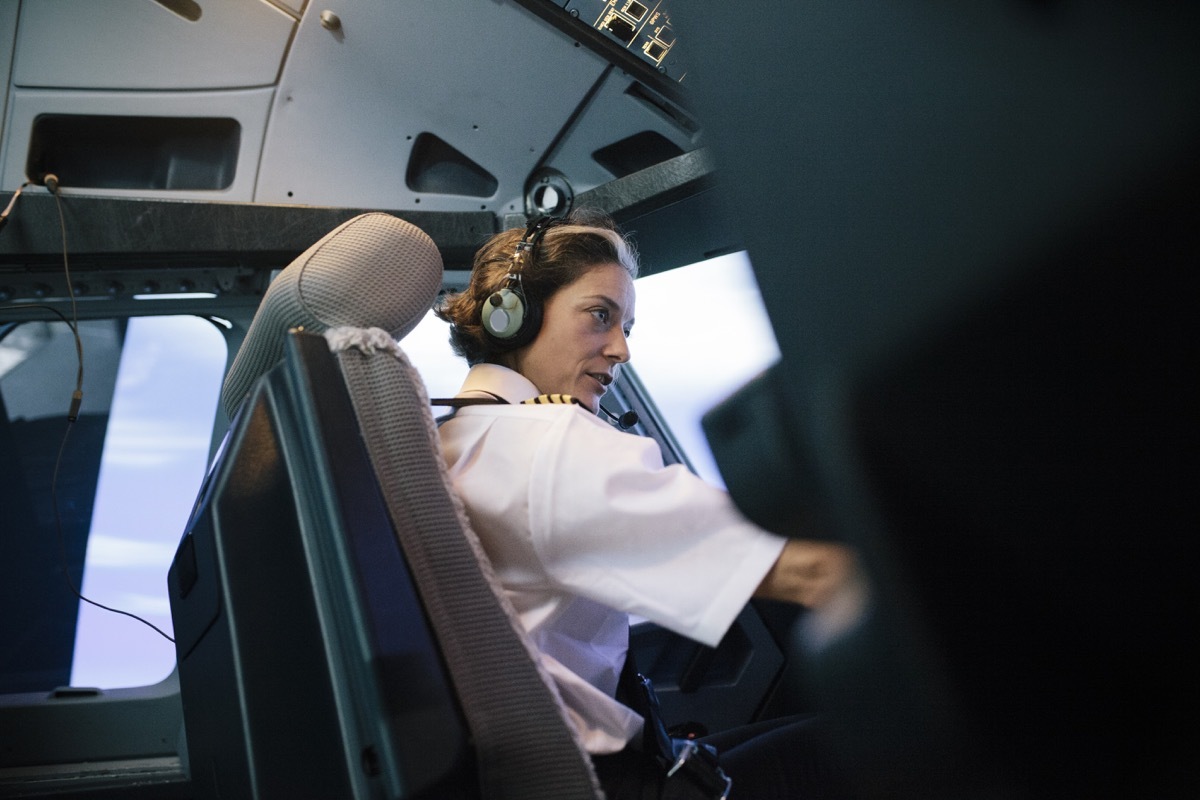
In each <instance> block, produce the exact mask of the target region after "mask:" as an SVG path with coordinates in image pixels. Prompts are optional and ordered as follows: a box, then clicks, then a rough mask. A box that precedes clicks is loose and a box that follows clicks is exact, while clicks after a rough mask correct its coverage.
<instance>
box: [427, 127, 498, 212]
mask: <svg viewBox="0 0 1200 800" xmlns="http://www.w3.org/2000/svg"><path fill="white" fill-rule="evenodd" d="M404 181H405V183H407V184H408V188H409V189H411V190H412V191H414V192H421V193H425V194H457V195H467V196H468V197H491V196H492V195H494V194H495V193H496V189H497V188H498V187H499V185H500V184H499V182H497V180H496V179H495V178H494V177H493V176H492V174H491V173H490V172H488V171H487V170H486V169H484V168H483V167H481V166H479V165H478V164H476V163H475V162H474V161H472V160H471V159H469V158H467V157H466V156H465V155H463V154H462V153H460V152H459V151H458V150H455V149H454V148H453V147H451V146H450V145H448V144H447V143H446V142H444V141H442V140H441V139H439V138H438V137H436V136H434V135H433V134H432V133H422V134H421V135H420V136H418V137H417V140H416V142H414V143H413V149H412V155H410V156H409V159H408V171H407V172H406V173H405V176H404Z"/></svg>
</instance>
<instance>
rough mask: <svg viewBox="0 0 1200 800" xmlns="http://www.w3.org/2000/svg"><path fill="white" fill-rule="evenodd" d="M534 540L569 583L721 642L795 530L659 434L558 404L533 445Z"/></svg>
mask: <svg viewBox="0 0 1200 800" xmlns="http://www.w3.org/2000/svg"><path fill="white" fill-rule="evenodd" d="M531 478H532V479H531V481H530V485H529V513H530V532H531V535H532V545H533V547H534V549H535V550H536V552H537V554H538V557H539V558H540V559H541V561H542V563H543V565H544V567H545V569H546V572H547V574H549V575H550V576H551V578H552V579H553V580H555V581H557V582H559V583H560V584H561V585H562V586H563V587H564V588H566V589H568V590H570V591H571V592H573V593H576V594H579V595H582V596H584V597H588V598H590V599H592V600H595V601H597V602H600V603H604V604H605V605H608V606H610V607H613V608H616V609H618V610H621V611H627V612H630V613H633V614H637V615H639V616H642V617H645V618H647V619H649V620H652V621H654V622H656V623H658V624H660V625H662V626H663V627H666V628H668V629H670V630H673V631H675V632H677V633H680V634H682V635H685V636H688V637H690V638H692V639H695V640H697V641H699V642H702V643H704V644H708V645H713V646H715V645H716V644H717V643H718V642H719V641H720V639H721V637H722V636H723V635H724V634H725V631H726V630H728V628H729V626H730V624H732V622H733V620H734V619H735V618H736V617H737V615H738V613H739V612H740V611H741V610H742V608H743V607H744V606H745V604H746V602H747V601H748V600H749V599H750V596H751V595H752V594H753V592H754V590H755V588H757V586H758V584H759V583H760V582H761V581H762V579H763V577H764V576H765V575H766V573H767V571H768V570H769V569H770V568H771V566H772V565H773V564H774V563H775V560H776V559H777V558H778V557H779V553H780V552H781V551H782V549H783V545H784V540H783V539H782V538H781V537H778V536H775V535H773V534H771V533H768V532H767V531H764V530H762V529H761V528H758V527H757V526H755V525H753V524H752V523H750V522H749V521H747V520H746V519H745V518H744V517H742V516H741V514H740V513H739V512H738V511H737V509H736V508H735V507H734V505H733V502H732V501H731V500H730V498H729V496H728V494H726V493H725V492H724V491H722V490H720V489H717V488H715V487H713V486H710V485H709V484H707V483H705V482H704V481H703V480H701V479H700V478H698V477H696V476H695V475H693V474H692V473H691V472H689V471H688V470H687V469H686V468H684V467H682V466H680V465H672V466H668V467H664V466H663V463H662V454H661V452H660V451H659V449H658V444H657V443H656V442H654V441H653V440H651V439H647V438H644V437H639V436H634V435H631V434H627V433H622V432H619V431H616V430H613V429H612V428H611V427H609V426H608V425H605V424H603V423H602V422H600V421H598V420H595V419H594V418H592V417H590V416H589V415H588V414H586V413H585V412H583V411H581V410H572V411H571V412H570V413H564V414H561V415H559V419H557V420H556V421H555V423H554V427H553V430H552V431H551V432H550V434H549V435H547V436H546V437H545V438H544V439H543V443H542V445H541V446H540V447H539V449H538V451H537V454H536V455H535V457H534V462H533V467H532V476H531Z"/></svg>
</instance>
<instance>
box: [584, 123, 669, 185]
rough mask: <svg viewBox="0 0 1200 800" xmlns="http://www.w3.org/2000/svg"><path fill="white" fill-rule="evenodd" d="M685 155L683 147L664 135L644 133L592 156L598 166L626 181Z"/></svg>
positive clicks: (616, 143) (605, 148)
mask: <svg viewBox="0 0 1200 800" xmlns="http://www.w3.org/2000/svg"><path fill="white" fill-rule="evenodd" d="M681 155H683V148H681V147H680V146H679V145H677V144H675V143H674V142H672V141H671V140H670V139H668V138H667V137H665V136H663V135H662V134H661V133H656V132H655V131H642V132H641V133H635V134H634V135H633V136H630V137H628V138H626V139H622V140H621V141H619V142H613V143H612V144H610V145H608V146H607V147H602V148H600V149H599V150H597V151H596V152H594V153H592V158H593V159H595V161H596V163H597V164H599V165H600V166H602V167H604V168H605V169H606V170H608V171H609V172H611V173H612V174H613V175H614V176H615V177H618V178H623V177H625V176H626V175H630V174H632V173H634V172H637V171H638V170H642V169H646V168H647V167H652V166H654V165H655V164H661V163H662V162H664V161H667V160H668V159H672V158H675V157H676V156H681Z"/></svg>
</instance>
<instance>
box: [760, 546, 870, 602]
mask: <svg viewBox="0 0 1200 800" xmlns="http://www.w3.org/2000/svg"><path fill="white" fill-rule="evenodd" d="M861 584H862V576H861V575H860V574H859V566H858V558H857V556H856V555H855V553H854V550H853V549H851V548H849V547H847V546H845V545H842V544H838V543H836V542H821V541H814V540H811V539H788V541H787V543H786V544H785V545H784V546H783V552H782V553H780V554H779V558H778V559H777V560H776V561H775V565H774V566H772V567H771V570H770V571H769V572H768V573H767V575H766V577H765V578H763V580H762V583H760V584H759V585H758V589H756V590H755V592H754V595H755V597H764V598H767V599H770V600H783V601H787V602H792V603H799V604H800V605H802V606H807V607H808V608H811V609H817V610H819V609H822V608H825V607H826V606H829V605H831V604H833V603H835V602H836V600H837V599H838V597H839V596H841V595H844V594H845V593H846V592H847V591H858V590H859V589H860V588H861Z"/></svg>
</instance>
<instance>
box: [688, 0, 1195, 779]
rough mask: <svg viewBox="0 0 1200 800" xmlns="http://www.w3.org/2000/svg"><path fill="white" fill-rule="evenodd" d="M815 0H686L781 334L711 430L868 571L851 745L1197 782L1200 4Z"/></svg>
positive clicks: (848, 731) (714, 130) (745, 473)
mask: <svg viewBox="0 0 1200 800" xmlns="http://www.w3.org/2000/svg"><path fill="white" fill-rule="evenodd" d="M817 6H819V8H814V5H813V4H792V5H786V4H785V5H784V6H778V5H777V6H775V7H774V13H773V14H772V15H771V16H770V18H769V19H768V18H767V16H766V15H763V16H754V15H751V14H747V13H746V12H745V11H744V10H743V7H742V6H740V5H737V4H732V3H725V4H709V7H708V9H707V13H706V14H705V15H703V16H702V17H701V16H692V15H687V16H683V17H681V18H680V23H681V25H680V27H681V29H682V30H681V35H683V36H685V37H686V38H687V40H688V41H689V42H691V43H694V44H695V46H697V47H698V48H701V49H703V50H705V51H710V50H713V49H715V48H718V47H720V48H723V49H724V50H725V51H726V52H731V53H738V54H739V55H741V56H743V57H741V58H737V59H727V60H723V61H721V62H720V63H719V64H718V63H717V62H712V61H705V62H702V63H698V64H697V65H696V66H695V69H694V71H693V73H692V75H691V77H692V78H694V80H695V82H694V84H693V88H694V90H695V98H696V105H697V110H698V113H699V114H700V116H701V118H702V120H704V121H705V124H706V130H707V131H708V133H709V135H711V136H712V137H713V138H712V142H713V149H714V155H715V157H716V159H717V161H718V163H719V164H720V168H721V177H722V182H721V188H722V190H723V191H724V192H725V194H726V196H727V198H728V200H729V202H730V205H729V209H730V213H731V214H732V216H733V217H734V218H735V219H736V220H737V221H738V223H739V224H740V225H741V226H742V230H743V231H744V234H745V237H746V242H747V248H748V250H749V253H750V256H751V258H752V260H753V263H754V266H755V272H756V275H757V277H758V280H759V283H760V285H761V287H762V290H763V293H764V298H765V301H766V304H767V307H768V312H769V314H770V316H771V319H772V321H773V324H774V328H775V331H776V335H777V336H778V337H779V340H780V349H781V351H782V363H781V367H782V368H781V369H779V370H776V371H774V372H773V373H772V374H770V375H769V376H767V377H766V378H764V379H763V380H761V381H759V382H757V383H755V384H753V385H751V386H749V387H747V388H746V390H745V391H744V392H743V393H742V394H741V395H739V396H738V397H736V398H735V399H734V401H732V402H731V403H729V404H726V405H725V406H723V407H721V408H719V409H717V410H715V411H714V412H713V413H712V414H711V415H710V417H709V419H708V426H707V429H708V432H709V436H710V440H711V441H712V442H713V445H714V450H715V451H716V456H717V460H718V462H719V463H720V464H721V467H722V470H723V473H724V474H725V475H726V476H727V478H728V480H727V483H728V485H729V487H730V489H731V491H732V492H733V495H734V497H735V498H736V499H738V501H739V503H740V504H741V505H742V507H743V509H744V510H746V511H747V512H748V513H749V514H750V515H751V516H752V517H753V518H755V519H758V520H760V521H763V522H764V523H765V524H768V525H773V526H776V527H777V528H780V529H786V528H787V527H788V526H790V525H794V524H797V523H802V522H804V521H806V518H805V516H804V514H803V512H808V513H809V514H811V515H812V516H809V517H808V518H807V519H808V520H811V519H812V518H813V516H815V517H816V518H817V519H820V520H822V521H823V522H824V523H825V524H827V525H829V526H830V528H831V529H833V530H835V531H837V532H838V533H839V535H841V536H843V537H845V538H846V539H848V540H849V541H852V542H856V543H858V544H859V545H861V548H862V551H863V554H864V558H865V560H866V563H867V566H868V570H869V573H870V575H871V578H872V580H873V583H874V594H875V609H874V611H875V615H876V616H875V618H874V619H871V620H868V623H867V624H866V625H864V627H863V628H862V629H860V631H859V632H858V634H857V635H856V636H852V637H850V638H849V639H847V640H845V641H843V642H841V643H840V644H838V645H834V646H830V647H828V648H825V649H824V650H820V651H817V652H811V653H809V654H808V655H809V659H810V661H811V662H812V663H813V664H814V669H815V670H816V678H817V682H818V685H819V687H820V689H821V702H822V705H823V706H824V707H825V708H826V710H827V711H828V713H829V717H830V719H831V720H832V721H833V722H834V730H833V733H834V739H835V742H836V745H837V750H838V752H839V753H840V754H841V758H842V759H843V763H844V764H845V766H846V769H847V774H848V775H850V776H851V777H852V778H853V780H854V782H855V785H856V786H857V788H858V790H859V794H860V796H862V797H867V798H896V797H906V798H907V797H921V798H929V797H946V798H959V797H1003V798H1042V797H1045V798H1050V797H1068V796H1069V797H1083V796H1087V797H1113V798H1123V797H1130V796H1144V797H1150V796H1153V797H1170V798H1185V797H1194V796H1196V795H1197V792H1198V791H1200V779H1198V777H1197V771H1196V768H1195V758H1194V753H1195V752H1196V750H1197V744H1198V738H1197V733H1196V725H1195V717H1196V712H1197V689H1196V682H1195V673H1196V668H1195V667H1196V660H1195V657H1194V655H1192V654H1191V649H1192V648H1190V647H1189V646H1188V644H1187V643H1188V642H1189V641H1190V640H1191V639H1192V638H1193V636H1194V629H1195V611H1196V608H1197V605H1196V591H1195V577H1194V574H1193V573H1194V563H1195V561H1194V558H1192V557H1191V556H1189V555H1187V554H1188V553H1190V552H1191V549H1192V548H1191V547H1190V540H1191V539H1193V538H1194V533H1195V530H1196V519H1197V514H1196V511H1197V509H1196V496H1197V493H1196V491H1195V487H1194V485H1193V484H1194V476H1195V474H1196V451H1195V432H1196V409H1197V408H1200V404H1198V402H1197V400H1198V398H1197V396H1196V390H1195V383H1194V381H1192V380H1191V377H1190V376H1191V375H1192V374H1194V373H1195V368H1196V363H1197V361H1196V356H1197V353H1196V347H1195V337H1194V333H1193V332H1192V331H1191V330H1190V328H1191V327H1192V319H1193V317H1194V315H1195V311H1194V306H1195V297H1196V295H1195V290H1194V289H1192V288H1189V287H1190V284H1191V273H1192V272H1194V268H1195V264H1196V260H1197V254H1198V253H1200V205H1198V203H1197V194H1196V191H1195V189H1196V185H1197V180H1198V179H1200V50H1197V48H1196V46H1195V42H1196V41H1197V35H1198V34H1200V14H1198V13H1197V10H1196V7H1195V6H1194V4H1188V3H1171V4H1164V5H1160V6H1155V7H1154V8H1150V7H1139V6H1135V5H1132V4H1122V3H1099V4H1097V3H1018V2H992V3H983V4H971V5H970V6H969V7H968V6H956V7H954V8H950V7H949V6H931V5H929V4H895V3H893V4H872V5H871V7H870V9H869V10H868V9H867V8H866V7H864V6H862V5H856V4H849V5H847V4H837V3H830V4H817ZM767 477H769V478H771V479H773V480H770V481H769V482H768V481H766V478H767Z"/></svg>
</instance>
